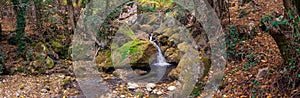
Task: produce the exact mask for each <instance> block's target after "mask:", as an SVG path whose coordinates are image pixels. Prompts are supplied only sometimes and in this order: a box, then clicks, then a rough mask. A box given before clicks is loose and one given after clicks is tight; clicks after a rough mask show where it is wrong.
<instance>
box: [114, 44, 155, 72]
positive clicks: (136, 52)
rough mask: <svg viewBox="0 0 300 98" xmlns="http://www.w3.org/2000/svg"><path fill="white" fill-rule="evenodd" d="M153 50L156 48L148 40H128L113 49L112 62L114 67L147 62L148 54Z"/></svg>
mask: <svg viewBox="0 0 300 98" xmlns="http://www.w3.org/2000/svg"><path fill="white" fill-rule="evenodd" d="M155 51H156V48H155V47H154V46H153V45H152V44H151V43H150V42H149V41H143V40H133V41H129V42H127V43H125V44H124V45H122V46H121V47H118V48H116V49H114V51H113V53H112V59H113V64H114V66H115V67H122V66H124V65H127V64H131V65H135V64H136V63H149V59H150V56H151V55H152V54H154V53H155ZM141 65H143V64H141Z"/></svg>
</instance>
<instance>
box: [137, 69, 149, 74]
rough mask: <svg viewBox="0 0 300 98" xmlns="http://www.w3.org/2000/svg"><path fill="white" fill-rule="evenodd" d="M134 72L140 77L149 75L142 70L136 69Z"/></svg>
mask: <svg viewBox="0 0 300 98" xmlns="http://www.w3.org/2000/svg"><path fill="white" fill-rule="evenodd" d="M134 72H135V73H136V74H138V75H145V74H147V71H144V70H140V69H135V70H134Z"/></svg>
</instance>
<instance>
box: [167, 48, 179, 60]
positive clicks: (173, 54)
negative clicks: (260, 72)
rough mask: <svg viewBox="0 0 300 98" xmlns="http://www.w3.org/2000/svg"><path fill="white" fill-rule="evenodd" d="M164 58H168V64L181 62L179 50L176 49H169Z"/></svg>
mask: <svg viewBox="0 0 300 98" xmlns="http://www.w3.org/2000/svg"><path fill="white" fill-rule="evenodd" d="M164 56H165V57H166V59H167V61H168V62H177V63H178V62H179V61H180V52H179V50H178V49H176V48H174V47H170V48H168V49H167V50H166V51H165V52H164Z"/></svg>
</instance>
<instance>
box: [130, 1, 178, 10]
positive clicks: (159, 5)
mask: <svg viewBox="0 0 300 98" xmlns="http://www.w3.org/2000/svg"><path fill="white" fill-rule="evenodd" d="M134 1H137V2H139V3H140V4H141V5H142V6H145V5H152V6H153V8H154V9H166V8H170V7H171V6H172V5H173V0H134Z"/></svg>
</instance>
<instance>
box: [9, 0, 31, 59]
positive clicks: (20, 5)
mask: <svg viewBox="0 0 300 98" xmlns="http://www.w3.org/2000/svg"><path fill="white" fill-rule="evenodd" d="M12 2H13V4H14V10H15V12H16V14H17V23H16V24H17V27H16V32H17V35H16V38H17V39H16V40H17V46H18V53H19V55H20V56H21V57H23V58H24V59H25V58H26V43H25V27H26V6H27V2H28V0H12Z"/></svg>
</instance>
